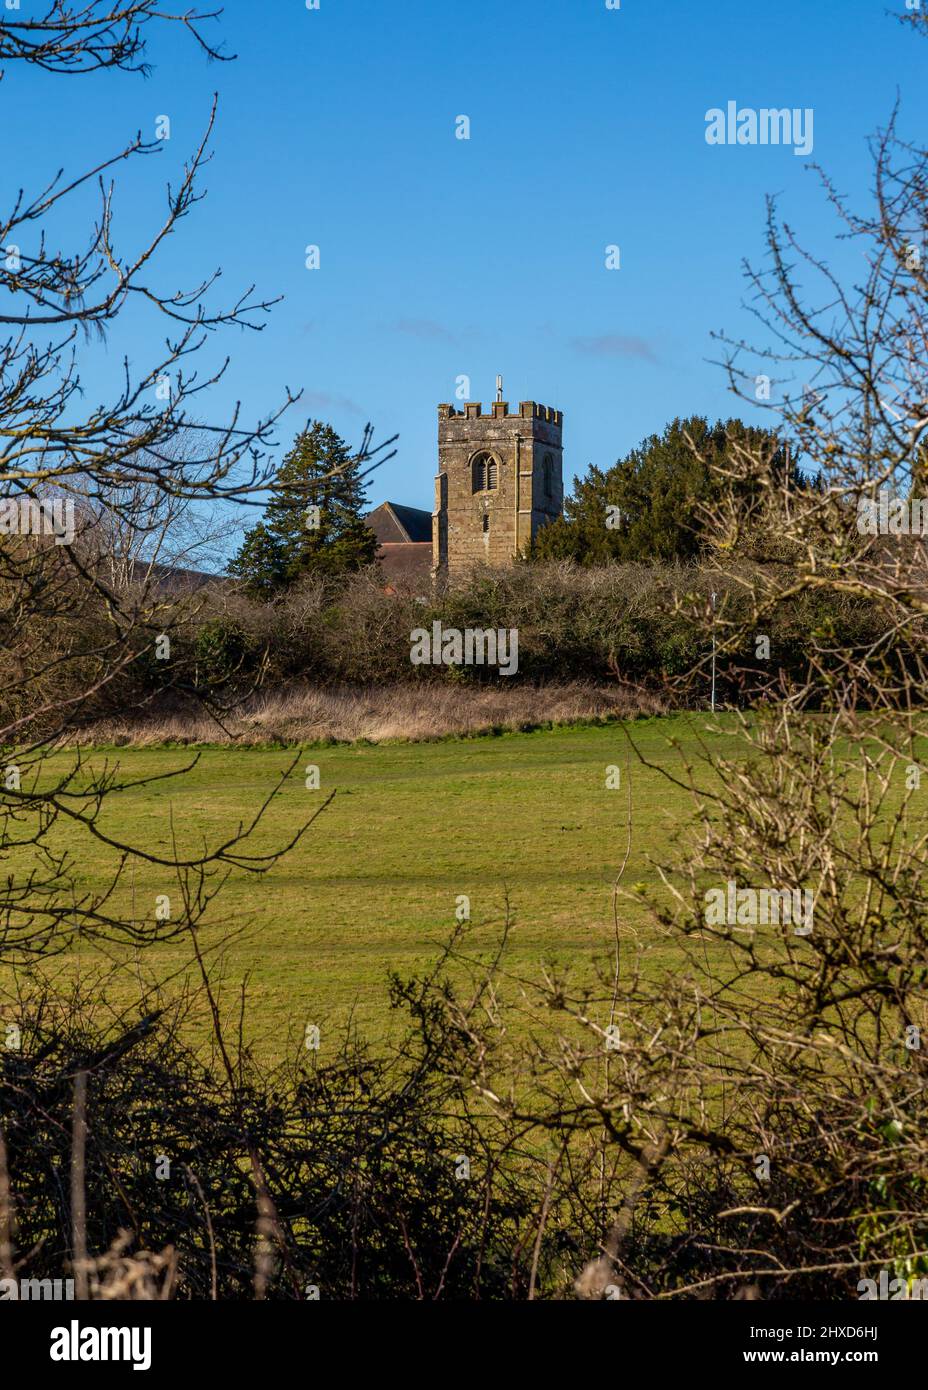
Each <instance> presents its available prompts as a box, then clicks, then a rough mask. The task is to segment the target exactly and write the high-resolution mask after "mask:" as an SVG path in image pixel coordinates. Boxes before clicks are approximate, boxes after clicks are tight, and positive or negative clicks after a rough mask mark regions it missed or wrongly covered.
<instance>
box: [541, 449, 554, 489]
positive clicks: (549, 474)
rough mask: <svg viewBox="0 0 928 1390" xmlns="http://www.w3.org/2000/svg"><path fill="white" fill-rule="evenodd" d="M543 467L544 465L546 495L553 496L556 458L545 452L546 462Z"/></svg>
mask: <svg viewBox="0 0 928 1390" xmlns="http://www.w3.org/2000/svg"><path fill="white" fill-rule="evenodd" d="M542 467H543V471H544V488H545V496H546V497H553V496H554V459H553V458H552V457H551V455H550V454H545V459H544V464H543V465H542Z"/></svg>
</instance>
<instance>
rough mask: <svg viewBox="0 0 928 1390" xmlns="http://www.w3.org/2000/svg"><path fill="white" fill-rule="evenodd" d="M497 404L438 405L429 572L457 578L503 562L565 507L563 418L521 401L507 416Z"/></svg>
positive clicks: (499, 401)
mask: <svg viewBox="0 0 928 1390" xmlns="http://www.w3.org/2000/svg"><path fill="white" fill-rule="evenodd" d="M497 397H498V399H497V400H496V401H495V402H494V403H493V405H492V407H491V413H490V414H489V415H484V414H483V411H482V410H481V407H480V405H479V403H477V402H473V403H472V402H470V401H467V402H465V404H464V408H463V410H455V408H454V406H453V405H440V406H439V407H438V475H437V477H436V479H435V511H434V512H433V514H432V569H433V572H434V574H435V575H436V577H446V576H449V575H452V576H453V575H459V574H461V573H462V572H463V571H465V570H467V569H468V568H469V566H471V565H473V564H474V563H476V562H479V561H483V562H485V563H487V564H491V565H506V564H509V563H511V561H512V560H513V558H514V557H515V556H516V555H518V554H519V553H520V551H521V550H522V549H523V548H524V547H525V546H526V545H528V543H529V541H530V540H533V539H534V537H535V536H536V535H537V534H538V531H539V530H540V529H541V527H542V526H545V525H547V523H548V522H549V521H553V520H554V519H555V517H559V516H560V515H561V511H562V508H563V505H564V481H563V462H562V449H561V429H562V424H563V418H564V417H563V415H562V413H561V411H559V410H552V409H551V408H550V407H549V406H545V405H537V404H536V403H535V402H534V401H523V402H522V403H521V405H520V406H519V409H518V412H517V413H515V414H512V415H510V413H509V403H508V402H507V401H504V400H502V399H501V397H502V382H501V381H500V379H499V378H497Z"/></svg>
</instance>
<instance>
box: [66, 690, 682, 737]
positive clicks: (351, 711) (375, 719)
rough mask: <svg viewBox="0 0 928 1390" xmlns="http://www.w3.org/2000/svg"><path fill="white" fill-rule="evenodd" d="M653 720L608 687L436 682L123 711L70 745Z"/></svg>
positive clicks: (655, 708)
mask: <svg viewBox="0 0 928 1390" xmlns="http://www.w3.org/2000/svg"><path fill="white" fill-rule="evenodd" d="M663 711H664V705H663V703H662V702H661V700H660V699H659V698H658V697H657V696H655V695H649V694H647V693H646V692H637V691H636V692H632V691H630V690H628V689H627V688H623V687H622V686H620V685H618V684H613V685H609V686H596V685H588V684H584V683H582V682H573V683H570V684H566V685H546V686H524V685H523V686H515V687H513V688H512V689H507V688H505V687H502V686H494V687H468V686H464V685H455V686H452V685H439V684H437V683H436V684H428V685H426V684H422V685H420V686H411V685H393V686H370V687H365V688H351V687H343V688H332V689H320V688H318V687H314V686H295V687H292V688H288V689H286V690H281V691H269V692H264V693H261V694H259V695H255V696H253V697H252V698H251V699H250V700H248V701H247V702H245V703H243V704H242V705H241V706H240V708H239V709H238V710H237V711H236V714H235V715H234V716H232V717H228V718H226V719H225V720H224V722H223V724H220V723H218V722H217V721H216V720H215V719H213V718H211V717H210V716H209V715H208V714H207V713H205V712H199V713H197V712H190V713H172V714H161V715H159V714H156V713H151V714H149V715H148V716H147V717H144V718H133V716H132V713H131V711H127V712H126V714H124V715H121V716H120V717H118V718H111V719H106V720H102V721H100V722H99V723H97V724H93V725H91V726H89V727H88V728H87V729H85V730H84V731H83V733H82V735H81V736H80V740H79V741H80V742H81V743H82V744H84V745H90V744H96V745H113V744H138V745H143V746H144V745H151V744H157V743H239V744H246V745H249V744H253V745H259V744H265V743H275V742H286V743H306V742H310V741H312V740H316V739H326V738H333V739H338V740H342V741H346V742H354V741H356V740H358V739H368V740H370V741H371V742H373V743H382V742H383V741H384V740H387V739H406V740H410V741H418V740H423V739H433V738H441V737H443V736H445V735H449V734H479V733H487V732H491V731H494V730H519V729H526V728H532V727H535V726H538V725H547V724H571V723H575V722H576V721H578V720H586V719H609V718H627V717H630V716H633V715H636V714H659V713H662V712H663ZM71 741H72V740H69V742H71Z"/></svg>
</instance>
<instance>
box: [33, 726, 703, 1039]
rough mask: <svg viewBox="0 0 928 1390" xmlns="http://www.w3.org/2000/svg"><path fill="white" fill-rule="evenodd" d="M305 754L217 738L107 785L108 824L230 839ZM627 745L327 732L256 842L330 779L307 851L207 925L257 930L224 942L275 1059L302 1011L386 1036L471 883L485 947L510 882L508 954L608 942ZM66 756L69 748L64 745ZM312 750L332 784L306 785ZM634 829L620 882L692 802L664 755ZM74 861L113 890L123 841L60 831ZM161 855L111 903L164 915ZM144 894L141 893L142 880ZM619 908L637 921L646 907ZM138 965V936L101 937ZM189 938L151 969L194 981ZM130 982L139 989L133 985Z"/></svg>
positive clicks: (154, 844) (130, 831) (234, 976)
mask: <svg viewBox="0 0 928 1390" xmlns="http://www.w3.org/2000/svg"><path fill="white" fill-rule="evenodd" d="M628 727H630V728H631V729H632V731H633V736H634V739H635V742H636V743H637V744H638V746H639V747H640V748H641V749H642V751H643V752H644V753H645V754H646V756H647V757H648V758H649V759H651V760H653V761H655V762H660V763H667V762H669V761H671V760H674V761H676V762H677V763H678V762H679V755H678V754H677V753H675V752H674V751H673V750H672V749H671V748H670V747H669V746H668V739H670V738H671V737H674V738H676V739H678V740H679V741H680V742H681V744H683V745H684V746H685V745H686V744H688V743H690V742H691V741H692V739H693V737H694V732H695V730H696V729H700V730H703V729H705V727H706V720H705V719H701V718H699V717H695V716H683V717H677V718H673V719H669V718H654V719H647V720H640V721H637V722H635V723H634V725H631V726H628ZM192 756H193V755H192V754H191V752H190V751H189V750H187V749H182V748H158V749H151V748H146V749H126V748H119V749H109V750H104V749H101V750H98V751H96V752H94V753H93V754H92V755H91V757H90V761H91V763H92V764H93V765H94V767H96V768H99V767H100V766H102V764H103V763H104V761H106V762H108V763H109V764H110V765H111V766H113V765H117V764H118V767H119V770H120V773H121V775H123V776H124V777H131V778H139V777H144V776H148V775H151V774H162V773H165V772H167V771H169V770H170V769H172V768H178V767H182V766H184V765H185V764H186V763H187V762H189V761H190V758H191V757H192ZM292 756H293V754H292V753H291V752H290V751H289V750H282V749H271V748H249V749H235V748H228V747H215V748H206V749H204V750H202V751H201V752H200V754H199V761H198V763H197V765H196V767H195V768H194V769H193V771H191V772H189V773H187V774H185V775H184V776H183V778H181V779H179V780H167V781H161V782H157V783H155V784H153V785H151V786H147V787H143V788H139V789H134V790H127V791H124V792H119V793H118V794H114V795H112V796H111V797H110V798H108V799H107V802H106V809H105V812H104V815H103V817H102V820H101V825H102V826H104V827H105V828H106V829H107V830H109V831H110V832H111V833H112V834H114V835H116V836H119V837H120V838H123V839H125V840H128V841H130V842H135V843H138V844H140V845H141V846H143V847H145V848H146V849H148V850H150V851H153V852H157V851H164V852H169V850H170V840H171V834H172V828H171V827H172V824H173V833H174V834H176V836H177V841H178V844H179V846H180V848H181V849H184V848H187V849H195V848H199V847H200V846H201V844H202V840H203V837H204V836H205V837H206V838H207V840H209V841H216V840H218V839H219V838H220V837H224V836H227V835H228V834H229V833H230V832H231V831H233V830H234V829H235V827H236V826H237V824H238V823H239V822H240V821H241V820H242V819H243V818H244V819H247V818H248V817H249V815H250V814H251V813H252V812H253V811H254V809H255V808H256V807H257V806H258V805H259V804H260V803H261V801H262V800H263V799H264V798H265V797H266V795H267V794H268V791H269V790H270V789H271V787H272V786H273V785H274V783H275V781H276V780H277V778H278V777H279V775H280V774H281V772H282V771H283V770H284V769H285V768H286V767H287V766H288V764H289V762H290V760H291V758H292ZM627 759H628V742H627V739H626V737H625V736H624V734H623V732H622V729H621V728H620V727H619V726H618V725H611V726H608V725H607V726H599V727H581V728H563V729H556V730H553V731H543V732H536V733H526V734H504V735H501V736H497V737H486V738H475V739H448V740H445V741H439V742H431V743H415V744H410V743H407V744H401V743H397V744H388V745H383V744H382V745H377V746H374V745H361V746H358V745H333V746H328V747H321V748H315V749H311V750H307V751H306V753H305V754H304V756H303V757H302V758H301V760H300V763H299V765H298V767H297V769H296V770H295V771H294V772H293V773H292V775H291V776H290V777H289V778H288V780H287V782H286V784H285V786H284V788H283V789H282V791H281V793H280V795H279V796H278V797H277V799H276V800H275V801H274V802H273V803H272V805H271V807H270V809H269V811H268V813H267V816H266V820H265V822H264V823H263V826H262V828H261V831H260V834H259V835H258V837H257V843H258V844H259V845H260V846H262V847H264V848H267V847H270V846H272V845H276V844H279V843H280V842H281V841H282V840H284V839H286V838H287V837H288V836H289V835H291V834H292V833H293V831H294V830H295V829H296V827H297V826H298V825H299V824H300V823H301V822H302V821H303V820H304V819H305V818H306V817H307V815H308V814H310V813H311V811H312V810H313V809H314V808H316V807H318V805H319V804H320V803H321V802H322V801H323V800H324V799H325V797H326V796H327V795H328V794H329V793H330V792H333V791H334V792H335V797H334V800H333V801H332V804H331V805H330V806H328V808H327V809H326V810H325V811H324V813H323V814H322V815H321V816H320V817H319V818H318V819H317V820H316V822H315V824H314V825H313V826H312V828H311V829H310V831H309V832H308V834H307V836H306V838H305V839H303V840H302V841H301V842H300V843H299V844H298V845H297V846H296V848H295V849H294V850H293V851H292V852H291V853H290V854H289V855H288V856H287V857H286V858H285V859H284V860H283V861H282V862H280V863H279V864H278V865H277V866H276V867H275V868H273V869H271V870H270V872H269V873H268V874H267V875H265V876H261V877H255V876H252V875H249V874H247V873H246V872H244V871H238V870H236V871H235V872H234V873H233V874H232V877H231V880H230V882H229V883H228V884H227V885H226V887H225V889H224V891H223V893H222V895H221V898H220V899H218V900H217V902H216V904H215V905H214V906H213V908H212V909H211V911H210V918H209V922H210V925H209V926H208V927H206V928H204V929H203V930H202V932H201V940H202V942H203V944H204V946H207V947H210V946H211V947H215V946H216V943H217V942H219V941H220V939H221V938H222V937H223V936H224V935H225V934H226V933H227V932H228V930H229V928H230V927H234V928H244V929H245V930H244V933H243V934H242V935H241V936H239V937H237V938H236V939H235V940H234V941H232V942H231V943H230V944H229V945H228V947H227V949H226V950H225V952H224V979H225V990H226V995H225V997H226V999H227V1000H228V998H229V993H230V992H231V991H234V990H235V989H237V988H238V986H239V984H240V982H241V980H242V979H243V978H244V977H245V976H246V975H247V976H249V977H250V983H249V1000H250V1007H249V1018H248V1025H247V1031H248V1035H249V1036H250V1037H251V1038H252V1039H253V1040H254V1041H255V1042H256V1043H257V1044H258V1046H259V1048H260V1049H261V1050H262V1051H267V1052H268V1053H269V1054H270V1055H279V1054H280V1053H281V1052H282V1051H283V1050H284V1049H285V1047H286V1046H287V1039H288V1036H290V1035H291V1034H292V1033H293V1031H294V1030H301V1029H302V1027H303V1026H304V1023H305V1022H306V1021H322V1020H326V1021H328V1022H329V1023H331V1022H333V1021H340V1022H343V1021H345V1020H347V1018H348V1017H349V1015H350V1014H352V1013H353V1015H354V1017H355V1019H356V1021H357V1023H358V1025H359V1026H360V1028H361V1029H362V1031H363V1032H365V1033H366V1034H368V1035H369V1036H372V1037H374V1038H376V1037H377V1036H379V1035H382V1034H383V1033H384V1032H385V1031H386V1030H389V1028H390V1019H389V1007H388V998H387V989H386V977H387V974H388V971H390V970H391V969H392V970H397V971H399V972H400V973H401V974H405V973H410V972H413V971H415V970H418V969H421V968H422V967H423V966H425V965H427V964H428V963H429V962H430V961H432V960H434V959H435V957H436V954H437V952H438V950H439V947H440V944H441V943H442V941H444V940H445V939H446V938H447V936H448V934H449V932H450V931H451V929H452V928H453V926H454V916H455V905H456V900H457V898H458V895H460V894H466V895H468V897H469V898H470V902H471V920H472V923H473V926H474V929H475V931H474V942H475V944H476V945H477V946H479V947H483V948H484V949H489V947H490V946H491V944H492V942H493V941H495V939H496V935H497V932H498V928H499V926H500V924H501V922H502V919H503V914H504V900H505V896H506V894H507V892H508V896H509V902H510V906H511V911H512V915H513V919H514V927H513V932H512V940H511V950H510V954H509V956H508V961H509V964H510V966H511V967H513V968H517V969H518V970H519V971H520V972H525V973H528V974H534V975H537V973H538V971H539V968H540V966H541V965H542V964H543V962H544V961H545V960H550V959H551V958H554V959H557V960H559V961H562V962H568V961H569V962H571V963H572V964H574V965H575V966H577V967H579V968H581V969H585V968H587V967H588V965H589V963H590V962H591V961H592V959H593V958H594V956H596V955H602V954H604V953H605V952H608V950H609V948H610V944H611V939H612V916H611V886H612V882H613V879H614V877H615V874H616V872H617V869H618V866H619V865H620V864H621V862H622V859H623V856H624V854H625V848H626V838H627V830H626V814H627V793H626V785H627V783H626V778H627V776H628V773H627ZM54 761H55V764H56V765H57V766H58V767H59V768H61V767H63V766H65V765H67V763H68V762H69V759H68V756H67V755H65V754H59V755H57V756H56V759H55V760H54ZM308 763H315V764H317V765H318V767H319V769H320V774H321V788H320V790H318V791H310V790H307V789H306V786H305V768H306V765H307V764H308ZM610 764H618V765H620V766H621V769H622V779H623V785H622V787H621V789H620V790H618V791H612V790H607V789H606V768H607V766H608V765H610ZM628 766H629V767H630V776H631V806H632V841H631V855H630V858H629V862H628V866H627V868H626V871H625V874H624V879H623V882H624V883H625V884H632V883H635V882H641V881H643V882H645V883H648V884H653V883H654V881H655V874H654V871H653V869H652V868H651V866H650V864H649V862H648V860H649V856H656V857H658V858H660V857H661V856H662V855H663V854H664V852H665V851H666V849H667V847H668V841H669V839H670V837H671V835H672V833H673V831H674V829H675V828H678V827H679V826H680V825H681V824H682V823H683V822H684V820H685V819H686V818H687V817H688V815H689V809H690V803H689V800H688V798H687V797H686V796H685V795H684V794H683V793H681V792H674V790H673V788H672V787H671V786H670V785H669V784H668V782H667V781H666V780H665V779H664V778H663V777H662V776H661V775H660V774H659V773H658V772H656V771H650V770H648V769H645V768H642V767H641V766H640V765H639V764H638V762H637V761H636V760H635V758H634V756H632V758H631V761H630V764H628ZM55 838H56V843H58V844H59V845H66V846H67V848H68V849H69V851H70V852H71V854H72V856H73V858H74V860H75V863H76V867H77V877H78V883H79V886H81V887H84V888H99V887H100V886H101V885H102V884H103V883H104V882H105V881H106V878H107V875H108V873H109V872H110V871H111V870H112V867H113V864H114V857H113V854H112V851H110V850H108V849H106V847H104V846H101V845H100V844H99V843H98V842H96V841H95V840H94V839H93V838H92V837H90V836H89V835H88V834H86V833H85V832H83V831H75V830H73V829H72V830H68V832H67V834H66V835H63V834H62V833H61V832H60V831H59V830H57V829H56V831H55ZM172 887H173V885H172V883H171V881H170V879H165V877H164V876H163V871H159V870H158V869H157V868H155V867H154V866H150V865H144V866H141V865H140V866H138V867H137V868H136V869H135V870H134V871H133V872H130V873H127V875H126V876H125V878H124V880H123V882H122V884H121V886H120V889H119V891H118V893H117V895H116V897H115V899H114V902H115V903H116V904H117V905H120V906H121V907H122V909H123V910H124V911H131V910H132V909H131V903H132V902H133V901H134V913H133V915H134V916H136V917H147V918H153V917H154V904H155V898H156V895H157V894H159V893H164V892H168V893H170V892H172ZM133 894H134V898H133V897H132V895H133ZM631 913H632V915H629V908H627V907H624V908H623V915H624V920H625V922H626V924H628V925H631V926H635V925H642V926H644V915H643V913H642V915H641V918H640V920H639V921H638V922H636V921H635V919H634V915H633V914H634V907H632V909H631ZM105 954H106V957H107V958H108V959H118V960H122V961H123V962H126V963H130V962H131V961H132V960H133V958H134V956H133V953H132V952H126V951H122V952H114V951H112V950H111V949H109V948H107V950H106V953H105ZM190 957H191V952H190V943H189V940H187V941H175V942H168V943H166V944H161V945H158V946H155V947H152V948H148V949H147V950H146V951H145V952H144V953H143V959H144V962H145V967H146V971H147V973H149V974H152V973H154V974H157V975H158V976H161V977H168V976H176V977H182V976H183V974H184V972H185V971H186V970H188V969H189V964H190ZM102 960H103V952H102V951H101V949H99V948H94V947H84V948H82V950H81V952H80V953H79V954H78V953H75V952H71V953H69V954H68V955H66V956H62V957H59V958H58V963H57V968H58V969H61V970H64V971H66V972H67V971H70V970H72V969H74V968H75V967H79V968H81V969H84V970H86V969H96V968H98V967H99V966H100V964H101V962H102ZM127 989H128V985H127Z"/></svg>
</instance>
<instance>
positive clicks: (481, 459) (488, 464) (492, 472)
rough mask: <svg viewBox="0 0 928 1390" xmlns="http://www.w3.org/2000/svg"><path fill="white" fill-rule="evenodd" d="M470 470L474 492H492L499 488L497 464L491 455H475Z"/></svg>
mask: <svg viewBox="0 0 928 1390" xmlns="http://www.w3.org/2000/svg"><path fill="white" fill-rule="evenodd" d="M471 470H472V477H473V491H474V492H492V490H493V489H494V488H497V487H499V463H498V462H497V460H496V459H495V458H494V457H493V455H492V454H476V455H475V456H474V460H473V462H472V464H471Z"/></svg>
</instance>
